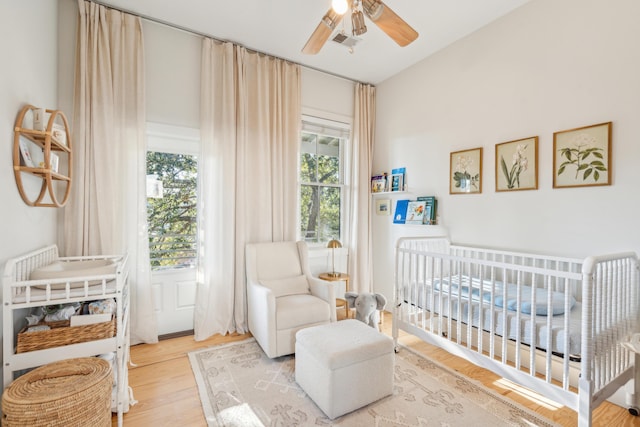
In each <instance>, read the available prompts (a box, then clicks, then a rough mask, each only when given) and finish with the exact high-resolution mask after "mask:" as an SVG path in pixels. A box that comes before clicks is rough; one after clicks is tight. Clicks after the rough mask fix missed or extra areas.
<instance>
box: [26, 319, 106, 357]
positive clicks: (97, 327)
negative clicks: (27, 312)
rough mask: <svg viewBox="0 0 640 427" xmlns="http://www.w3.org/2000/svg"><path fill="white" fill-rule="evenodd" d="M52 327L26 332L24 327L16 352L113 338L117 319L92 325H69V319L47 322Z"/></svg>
mask: <svg viewBox="0 0 640 427" xmlns="http://www.w3.org/2000/svg"><path fill="white" fill-rule="evenodd" d="M47 325H48V326H50V327H51V329H49V330H46V331H35V332H26V330H27V329H26V328H24V329H23V330H22V331H20V333H18V344H17V346H16V353H26V352H28V351H34V350H44V349H46V348H53V347H60V346H63V345H69V344H79V343H82V342H87V341H95V340H101V339H105V338H111V337H113V336H115V334H116V319H115V318H112V319H111V321H109V322H101V323H94V324H91V325H82V326H74V327H71V326H69V321H68V320H63V321H59V322H49V323H47Z"/></svg>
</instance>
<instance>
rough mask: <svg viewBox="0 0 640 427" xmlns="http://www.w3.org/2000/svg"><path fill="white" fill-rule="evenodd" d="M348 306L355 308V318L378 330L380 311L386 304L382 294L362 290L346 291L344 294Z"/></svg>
mask: <svg viewBox="0 0 640 427" xmlns="http://www.w3.org/2000/svg"><path fill="white" fill-rule="evenodd" d="M344 298H345V299H346V300H347V304H348V305H349V308H355V309H356V319H357V320H360V321H362V322H364V323H366V324H367V325H369V326H371V327H372V328H376V329H377V330H380V313H379V311H378V310H383V309H384V307H385V306H386V305H387V299H386V298H385V297H384V295H382V294H371V293H368V292H364V293H361V294H358V293H356V292H347V293H345V294H344Z"/></svg>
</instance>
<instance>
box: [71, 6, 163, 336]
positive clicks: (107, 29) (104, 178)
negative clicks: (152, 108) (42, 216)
mask: <svg viewBox="0 0 640 427" xmlns="http://www.w3.org/2000/svg"><path fill="white" fill-rule="evenodd" d="M78 8H79V21H78V35H77V51H76V76H75V95H74V96H75V98H74V114H73V139H74V154H75V162H74V165H73V167H74V182H73V186H72V195H71V197H70V199H69V203H68V205H67V207H66V208H65V212H64V245H63V247H64V253H65V254H66V255H96V254H120V253H124V252H128V254H129V270H130V271H129V278H130V284H131V285H130V286H131V292H130V296H131V302H130V307H131V341H132V343H137V342H156V341H157V330H156V321H155V314H154V310H153V307H152V305H151V303H150V302H151V301H152V299H151V275H150V264H149V247H148V235H147V228H146V224H147V218H146V195H145V185H146V178H145V176H146V147H145V108H144V101H145V92H144V89H145V86H144V55H143V52H144V46H143V37H142V24H141V22H140V18H138V17H135V16H132V15H129V14H126V13H121V12H118V11H114V10H110V9H107V8H105V7H104V6H100V5H97V4H95V3H92V2H88V1H83V0H78Z"/></svg>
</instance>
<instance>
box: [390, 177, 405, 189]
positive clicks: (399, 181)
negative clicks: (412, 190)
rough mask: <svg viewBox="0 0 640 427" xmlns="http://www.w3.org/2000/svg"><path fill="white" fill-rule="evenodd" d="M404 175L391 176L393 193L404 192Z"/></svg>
mask: <svg viewBox="0 0 640 427" xmlns="http://www.w3.org/2000/svg"><path fill="white" fill-rule="evenodd" d="M403 189H404V174H401V173H396V174H392V175H391V191H403Z"/></svg>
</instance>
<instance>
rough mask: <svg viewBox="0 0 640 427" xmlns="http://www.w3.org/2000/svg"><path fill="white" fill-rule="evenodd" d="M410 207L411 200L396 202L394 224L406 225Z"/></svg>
mask: <svg viewBox="0 0 640 427" xmlns="http://www.w3.org/2000/svg"><path fill="white" fill-rule="evenodd" d="M408 207H409V200H398V201H397V202H396V211H395V213H394V214H393V223H394V224H404V223H405V221H406V220H407V209H408Z"/></svg>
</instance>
